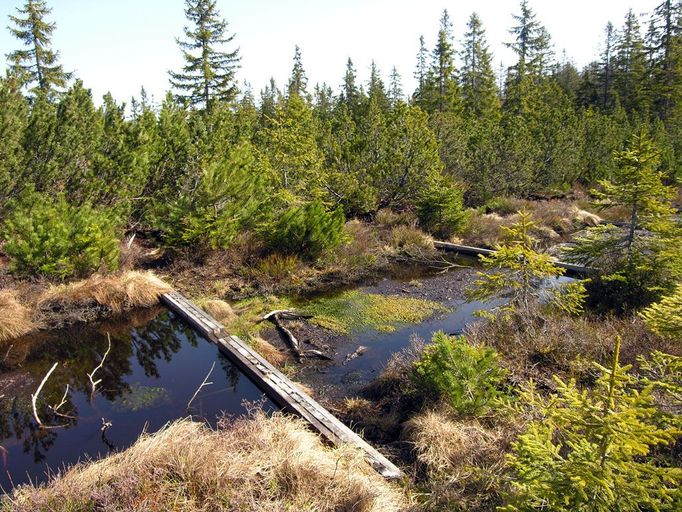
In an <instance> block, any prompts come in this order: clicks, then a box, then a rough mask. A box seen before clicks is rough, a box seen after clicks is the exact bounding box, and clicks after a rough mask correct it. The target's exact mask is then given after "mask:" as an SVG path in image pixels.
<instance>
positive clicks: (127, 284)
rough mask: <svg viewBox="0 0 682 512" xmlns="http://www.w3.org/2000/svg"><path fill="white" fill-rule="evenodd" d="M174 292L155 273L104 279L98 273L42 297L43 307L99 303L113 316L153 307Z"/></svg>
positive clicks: (50, 291) (122, 275) (62, 286)
mask: <svg viewBox="0 0 682 512" xmlns="http://www.w3.org/2000/svg"><path fill="white" fill-rule="evenodd" d="M169 291H171V287H170V286H168V285H167V284H166V283H164V282H163V281H161V279H159V278H158V277H156V276H155V275H154V274H153V273H152V272H139V271H133V270H131V271H128V272H124V273H122V274H112V275H108V276H102V275H99V274H95V275H93V276H91V277H89V278H88V279H84V280H83V281H78V282H76V283H71V284H67V285H61V286H52V287H50V288H49V289H48V290H47V291H46V292H45V293H44V294H43V296H42V297H41V298H40V301H39V302H40V304H45V303H50V302H75V303H87V302H92V301H94V302H96V303H97V304H99V305H101V306H105V307H107V308H109V309H110V310H111V311H112V312H113V313H121V312H123V311H126V310H129V309H133V308H138V307H151V306H154V305H156V304H158V302H159V297H160V296H161V295H162V294H163V293H166V292H169Z"/></svg>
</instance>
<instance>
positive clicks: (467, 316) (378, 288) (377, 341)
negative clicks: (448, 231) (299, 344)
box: [300, 269, 572, 399]
mask: <svg viewBox="0 0 682 512" xmlns="http://www.w3.org/2000/svg"><path fill="white" fill-rule="evenodd" d="M463 272H470V270H466V269H461V270H454V271H451V272H449V273H448V275H449V277H450V278H451V277H452V276H453V275H457V274H458V273H463ZM413 277H414V276H412V275H408V276H406V277H400V278H397V279H391V280H386V282H385V283H383V284H379V285H375V286H365V287H361V288H360V290H361V291H364V292H367V293H380V294H386V293H387V292H386V290H387V289H389V290H390V291H389V292H388V293H389V294H395V293H396V285H400V284H401V283H403V284H405V283H407V282H408V281H409V280H410V279H412V278H413ZM419 277H420V281H421V283H422V286H426V287H429V286H430V287H431V288H439V286H440V283H441V282H442V281H443V276H442V275H426V276H423V275H422V276H419ZM571 280H572V279H571V278H569V277H559V278H556V279H550V280H547V281H546V282H545V283H544V285H543V286H544V287H545V288H547V289H549V288H552V287H555V286H558V285H559V284H561V283H565V282H568V281H571ZM445 286H447V287H449V288H450V290H449V291H448V292H447V293H445V294H444V296H443V297H442V298H440V299H438V302H439V303H440V304H441V305H442V306H444V307H445V308H446V310H445V311H442V312H439V313H437V314H435V315H434V316H433V317H431V318H428V319H426V320H425V321H423V322H421V323H419V324H414V325H405V326H402V327H400V328H398V329H396V330H395V331H393V332H383V331H377V330H372V329H363V330H360V331H356V332H352V333H351V334H350V335H349V336H348V338H349V340H348V342H346V343H343V344H342V345H341V346H339V347H338V348H337V350H336V353H335V354H334V357H333V361H332V362H330V363H329V364H327V365H324V366H322V367H319V368H314V367H313V368H310V367H309V368H305V369H304V370H303V371H302V375H301V377H300V379H301V380H302V381H304V382H309V381H310V382H316V383H318V384H319V385H320V386H321V388H322V389H323V390H324V392H325V394H327V395H328V396H330V397H332V398H334V399H340V398H343V397H348V396H353V395H356V394H357V393H358V392H359V391H360V390H361V389H362V388H363V387H364V386H365V385H367V384H369V383H370V382H371V381H373V380H374V379H376V377H377V376H378V375H379V373H380V372H381V371H382V370H383V369H384V368H385V367H386V364H387V363H388V361H389V360H390V359H391V357H392V356H393V355H394V354H395V353H397V352H399V351H401V350H403V349H406V348H408V347H409V346H410V345H411V344H412V341H413V340H414V339H415V338H418V339H420V340H421V341H424V342H427V343H428V342H429V341H430V340H431V338H432V336H433V334H434V333H435V332H437V331H443V332H445V333H446V334H450V335H457V334H461V333H462V332H463V330H464V328H465V327H466V326H467V325H469V324H471V323H473V322H476V321H478V320H480V318H479V317H478V316H477V315H476V312H477V311H480V310H489V309H492V308H494V307H497V306H500V305H501V304H503V303H504V302H505V299H503V298H500V299H494V300H490V301H488V302H478V301H472V302H468V301H467V300H465V299H464V298H463V297H462V295H463V292H464V289H465V288H466V286H467V285H466V284H456V283H455V284H453V282H452V280H451V279H450V280H449V283H448V284H446V285H445ZM398 289H400V286H398ZM450 292H451V293H450ZM329 295H331V294H329ZM358 347H363V351H362V355H359V356H357V357H354V353H355V352H356V351H357V349H358Z"/></svg>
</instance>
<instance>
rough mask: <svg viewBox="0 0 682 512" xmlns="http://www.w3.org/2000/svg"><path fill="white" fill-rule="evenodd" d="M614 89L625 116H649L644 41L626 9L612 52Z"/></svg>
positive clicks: (631, 14) (634, 20)
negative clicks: (633, 114)
mask: <svg viewBox="0 0 682 512" xmlns="http://www.w3.org/2000/svg"><path fill="white" fill-rule="evenodd" d="M614 51H615V54H614V77H613V80H614V89H615V92H616V93H617V94H618V100H619V102H620V104H621V105H622V106H623V108H624V109H625V111H626V112H627V113H628V114H632V113H637V114H640V115H643V116H648V114H649V97H648V87H649V84H648V77H647V62H646V52H645V49H644V40H643V39H642V35H641V33H640V26H639V21H638V20H637V16H636V15H635V13H634V12H633V11H632V9H630V10H629V11H628V13H627V15H626V17H625V22H624V24H623V28H622V29H621V31H620V34H619V37H618V39H617V41H616V45H615V48H614Z"/></svg>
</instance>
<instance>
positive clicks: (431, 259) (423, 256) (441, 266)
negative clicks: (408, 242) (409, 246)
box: [395, 249, 468, 274]
mask: <svg viewBox="0 0 682 512" xmlns="http://www.w3.org/2000/svg"><path fill="white" fill-rule="evenodd" d="M395 259H396V260H398V261H404V262H406V263H412V264H419V265H425V266H427V267H431V268H433V269H436V270H438V271H439V272H440V273H443V274H444V273H445V272H447V271H449V270H452V269H453V268H468V266H467V265H460V264H459V263H453V262H452V261H449V260H448V259H447V258H444V257H443V256H440V255H439V256H435V255H433V254H427V253H425V252H424V250H423V249H413V250H411V251H410V250H403V251H402V252H401V254H399V255H398V256H396V257H395Z"/></svg>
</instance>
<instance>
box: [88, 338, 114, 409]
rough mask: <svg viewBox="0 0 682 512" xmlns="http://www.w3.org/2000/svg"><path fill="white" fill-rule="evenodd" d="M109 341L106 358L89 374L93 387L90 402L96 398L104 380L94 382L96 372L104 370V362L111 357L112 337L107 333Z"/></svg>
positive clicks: (103, 357)
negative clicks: (98, 388)
mask: <svg viewBox="0 0 682 512" xmlns="http://www.w3.org/2000/svg"><path fill="white" fill-rule="evenodd" d="M107 341H108V342H109V346H108V347H107V351H106V352H105V353H104V356H102V360H101V361H100V362H99V364H98V365H97V366H96V367H95V369H94V370H92V373H88V378H89V379H90V385H91V387H92V391H91V392H90V401H91V402H92V400H93V399H94V398H95V393H96V391H97V384H99V383H100V382H102V379H97V380H93V377H94V376H95V372H97V370H99V369H101V368H102V366H103V365H104V360H105V359H106V358H107V356H108V355H109V351H110V350H111V336H109V333H107Z"/></svg>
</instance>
